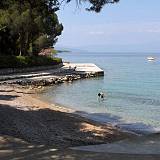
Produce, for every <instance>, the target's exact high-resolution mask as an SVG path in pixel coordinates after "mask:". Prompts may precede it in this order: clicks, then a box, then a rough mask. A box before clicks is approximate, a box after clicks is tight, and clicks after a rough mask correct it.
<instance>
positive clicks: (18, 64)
mask: <svg viewBox="0 0 160 160" xmlns="http://www.w3.org/2000/svg"><path fill="white" fill-rule="evenodd" d="M61 62H62V59H61V58H52V57H48V56H0V69H1V68H25V67H33V66H46V65H47V66H48V65H56V64H59V63H61Z"/></svg>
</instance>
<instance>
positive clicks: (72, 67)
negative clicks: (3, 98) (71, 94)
mask: <svg viewBox="0 0 160 160" xmlns="http://www.w3.org/2000/svg"><path fill="white" fill-rule="evenodd" d="M39 69H40V68H38V71H31V72H29V71H28V69H27V72H25V70H24V73H16V72H15V73H12V74H7V75H5V74H0V84H19V85H23V86H25V85H33V86H48V85H52V84H58V83H64V82H66V81H67V82H70V83H71V82H72V81H74V80H78V79H82V78H90V77H97V76H103V75H104V71H103V70H102V69H100V68H99V67H97V66H96V65H95V64H92V63H63V65H62V66H61V67H57V68H51V67H49V68H46V70H45V68H44V67H43V69H42V70H41V71H40V70H39ZM0 72H1V70H0ZM7 73H9V71H8V72H7Z"/></svg>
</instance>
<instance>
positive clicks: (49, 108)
mask: <svg viewBox="0 0 160 160" xmlns="http://www.w3.org/2000/svg"><path fill="white" fill-rule="evenodd" d="M36 92H37V90H33V89H29V88H28V89H26V88H22V87H17V85H16V86H15V85H1V86H0V94H1V100H0V106H1V107H0V110H1V112H0V114H1V115H0V117H1V118H0V119H1V121H0V122H1V123H0V126H1V133H0V134H1V136H3V135H4V136H6V135H7V136H12V137H16V138H20V139H22V140H24V141H26V142H29V143H31V144H42V145H46V146H55V147H57V148H68V147H73V146H81V145H91V144H92V145H93V144H102V143H111V142H114V141H117V140H121V139H125V138H128V137H132V136H133V135H132V134H129V133H126V132H123V131H120V130H119V129H118V128H116V127H113V126H112V125H109V124H108V125H103V124H100V123H98V122H95V121H93V120H90V119H87V118H84V117H81V116H80V115H77V114H74V110H72V109H69V108H65V107H63V106H59V105H56V104H50V103H47V102H45V101H42V100H40V99H39V98H38V96H37V94H36Z"/></svg>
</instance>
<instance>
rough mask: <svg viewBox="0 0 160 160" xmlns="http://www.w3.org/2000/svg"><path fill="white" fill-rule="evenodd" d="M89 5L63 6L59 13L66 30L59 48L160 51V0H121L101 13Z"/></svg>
mask: <svg viewBox="0 0 160 160" xmlns="http://www.w3.org/2000/svg"><path fill="white" fill-rule="evenodd" d="M72 1H74V0H72ZM87 5H88V4H86V5H82V6H80V7H79V8H76V4H75V3H74V2H72V3H70V4H68V5H62V7H61V10H60V11H58V12H57V13H58V16H59V21H60V22H61V23H63V25H64V31H63V33H62V35H61V36H60V38H59V40H58V42H57V44H56V46H57V47H68V48H77V49H82V50H88V51H112V52H123V51H125V52H128V51H131V52H138V51H140V52H160V0H154V1H151V0H120V2H119V3H118V4H114V5H113V4H112V5H106V6H105V7H104V8H103V10H102V11H101V13H94V12H88V11H85V7H86V6H87Z"/></svg>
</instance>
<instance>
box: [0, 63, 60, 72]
mask: <svg viewBox="0 0 160 160" xmlns="http://www.w3.org/2000/svg"><path fill="white" fill-rule="evenodd" d="M62 66H63V63H60V64H58V65H52V66H36V67H28V68H5V69H0V75H9V74H14V73H26V72H34V71H42V70H48V69H55V68H59V67H62Z"/></svg>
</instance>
